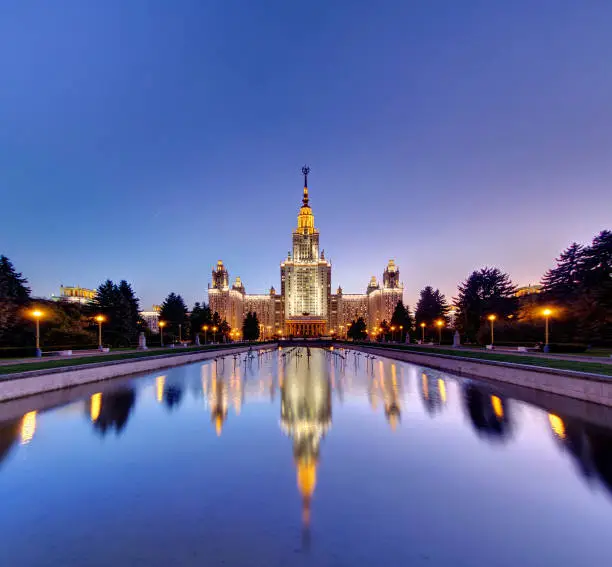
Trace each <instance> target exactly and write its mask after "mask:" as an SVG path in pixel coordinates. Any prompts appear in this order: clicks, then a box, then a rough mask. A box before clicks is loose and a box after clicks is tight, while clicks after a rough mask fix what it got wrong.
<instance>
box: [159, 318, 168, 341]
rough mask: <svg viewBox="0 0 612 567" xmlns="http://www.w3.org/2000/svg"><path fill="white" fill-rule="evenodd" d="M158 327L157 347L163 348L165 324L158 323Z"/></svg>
mask: <svg viewBox="0 0 612 567" xmlns="http://www.w3.org/2000/svg"><path fill="white" fill-rule="evenodd" d="M158 325H159V345H160V346H162V347H163V346H164V327H165V326H166V322H165V321H160V322H159V323H158Z"/></svg>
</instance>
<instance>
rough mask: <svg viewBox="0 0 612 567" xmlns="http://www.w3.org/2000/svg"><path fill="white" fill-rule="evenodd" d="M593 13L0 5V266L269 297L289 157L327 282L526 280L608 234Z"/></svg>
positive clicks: (63, 279) (605, 88)
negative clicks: (1, 259) (304, 173)
mask: <svg viewBox="0 0 612 567" xmlns="http://www.w3.org/2000/svg"><path fill="white" fill-rule="evenodd" d="M611 29H612V3H610V2H608V1H606V0H600V1H598V0H589V1H586V2H580V1H578V0H575V1H572V2H568V1H564V0H554V1H553V0H550V1H539V0H536V1H533V0H531V1H520V0H516V1H513V2H490V1H486V0H483V1H470V0H463V1H461V2H457V1H455V0H449V1H443V0H432V1H430V2H429V1H428V2H425V1H422V2H407V1H405V0H400V1H397V2H395V1H386V2H365V1H363V2H362V1H350V2H349V1H337V2H336V1H334V2H330V1H329V0H321V1H317V0H309V1H308V2H298V1H295V2H286V1H284V0H283V1H281V0H278V1H274V2H272V1H258V2H248V1H246V0H243V1H233V0H228V1H224V2H202V1H201V0H193V1H188V0H185V1H179V2H167V1H165V0H159V1H157V2H155V1H153V2H150V1H144V0H143V1H139V0H131V1H130V2H124V1H109V0H106V1H104V2H93V1H92V2H81V1H80V0H75V1H72V2H64V1H58V2H53V3H51V2H27V3H24V2H22V1H19V0H8V1H5V2H3V3H2V5H1V6H0V70H1V71H2V80H1V81H0V193H1V197H2V199H1V201H0V202H1V205H0V253H4V254H6V255H7V256H9V258H11V260H13V262H14V263H15V265H16V267H17V269H18V270H20V271H22V272H23V273H24V275H26V276H27V277H28V278H29V280H30V283H31V286H32V288H33V291H34V293H35V294H38V295H48V294H51V293H58V291H59V286H60V284H62V283H63V284H65V285H69V284H79V285H81V286H84V287H96V286H97V285H99V283H100V282H101V281H102V280H104V279H106V278H111V279H117V280H118V279H121V278H125V279H127V280H129V281H131V282H132V283H133V284H134V287H135V289H136V291H137V293H138V294H139V295H140V297H141V299H142V304H143V307H147V308H148V307H149V306H150V305H151V304H152V303H154V302H155V303H158V302H160V301H161V300H162V299H163V297H164V296H165V295H166V294H167V293H169V292H170V291H175V292H178V293H181V294H182V295H183V296H184V297H185V298H186V300H187V301H188V302H189V303H190V304H192V303H193V301H196V300H199V301H202V300H205V299H206V286H207V283H208V281H209V280H210V270H211V267H212V265H213V264H214V263H215V262H216V261H217V260H218V259H223V260H224V261H225V263H226V265H227V266H228V267H229V269H230V274H231V276H232V279H233V278H234V277H235V276H236V275H240V276H241V277H242V279H243V281H244V283H245V285H246V288H247V291H249V292H263V291H265V290H267V288H268V287H269V286H270V285H275V286H276V287H277V288H278V286H279V262H280V260H281V259H282V258H283V257H284V256H285V254H286V253H287V250H288V249H289V248H290V244H291V230H292V229H293V228H294V226H295V224H296V215H297V211H298V207H299V204H300V198H301V186H302V179H301V175H300V167H301V166H302V165H303V164H304V163H308V164H310V166H311V167H312V173H311V176H310V183H309V185H310V189H311V204H312V206H313V210H314V213H315V220H316V224H317V227H318V228H319V230H320V231H321V245H322V247H323V248H324V249H325V251H326V255H327V256H328V257H329V258H331V259H332V262H333V273H332V277H333V285H334V288H335V287H336V286H337V285H338V284H341V285H342V287H343V288H344V290H345V292H363V291H364V289H365V286H366V285H367V282H368V279H369V277H370V276H371V275H372V274H376V275H377V276H378V277H380V275H381V273H382V270H383V268H384V266H385V264H386V262H387V260H388V258H394V259H395V260H396V261H397V263H398V264H399V266H400V270H401V274H402V280H403V281H404V283H405V286H406V299H407V301H408V302H409V304H410V305H411V306H413V305H414V302H415V300H416V298H417V297H418V292H419V290H420V289H421V288H422V287H423V286H425V285H428V284H430V285H433V286H434V287H439V288H440V289H441V290H442V291H443V292H444V293H446V294H447V296H449V297H451V296H453V295H454V294H455V290H456V286H457V283H458V282H459V281H461V280H463V279H464V278H465V277H466V276H467V275H468V274H469V273H470V272H471V271H472V270H474V269H477V268H480V267H482V266H483V265H487V264H488V265H495V266H498V267H499V268H501V269H502V270H505V271H508V272H509V273H510V274H511V276H512V277H513V279H514V281H515V283H517V284H527V283H529V282H535V281H537V280H539V278H540V277H541V275H542V273H543V272H544V271H545V270H546V269H547V268H548V267H550V265H551V264H552V263H553V259H554V257H555V256H557V255H558V253H559V252H560V251H561V250H562V249H563V248H565V247H566V246H567V245H568V244H569V243H570V242H571V241H572V240H577V241H579V242H585V241H588V240H590V239H591V238H592V237H593V235H594V234H595V233H596V232H598V231H600V230H602V229H604V228H612V226H611V225H612V222H611V221H612V190H611V187H610V180H611V179H612V105H611V101H612V64H611V63H610V62H611V61H612V34H611V33H610V30H611Z"/></svg>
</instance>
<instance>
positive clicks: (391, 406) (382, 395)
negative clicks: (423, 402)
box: [368, 360, 403, 430]
mask: <svg viewBox="0 0 612 567" xmlns="http://www.w3.org/2000/svg"><path fill="white" fill-rule="evenodd" d="M368 397H369V399H370V405H371V406H372V409H374V410H376V408H377V407H378V400H379V399H380V400H382V405H383V408H384V412H385V417H386V418H387V421H388V422H389V425H390V426H391V429H393V430H395V428H396V427H397V425H398V424H399V422H400V420H401V417H402V397H403V394H402V380H401V376H399V375H398V371H397V365H396V364H395V363H391V365H390V367H387V366H386V365H385V364H384V363H383V361H382V360H379V361H378V365H377V371H376V372H374V376H373V377H372V381H371V383H370V386H369V389H368Z"/></svg>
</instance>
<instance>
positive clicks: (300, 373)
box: [281, 359, 331, 528]
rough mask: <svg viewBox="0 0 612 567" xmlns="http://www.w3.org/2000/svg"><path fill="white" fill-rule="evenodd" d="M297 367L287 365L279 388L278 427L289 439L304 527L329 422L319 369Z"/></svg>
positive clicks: (327, 396) (326, 386)
mask: <svg viewBox="0 0 612 567" xmlns="http://www.w3.org/2000/svg"><path fill="white" fill-rule="evenodd" d="M315 360H316V359H315ZM313 366H314V364H313ZM299 368H300V370H297V368H296V369H294V368H293V365H291V366H288V367H287V374H286V376H285V378H284V381H283V385H282V387H281V428H282V430H283V431H284V432H285V433H286V434H287V435H288V436H289V437H291V439H292V440H293V455H294V458H295V463H296V475H297V486H298V490H299V492H300V495H301V497H302V521H303V525H304V527H305V528H308V526H309V525H310V509H311V502H312V497H313V494H314V490H315V487H316V484H317V466H318V462H319V446H320V443H321V440H322V439H323V437H324V436H325V434H326V433H327V431H328V429H329V426H330V424H331V387H330V383H329V380H327V378H326V377H325V373H324V372H322V371H321V372H319V369H313V368H309V367H308V366H306V365H305V366H300V367H299Z"/></svg>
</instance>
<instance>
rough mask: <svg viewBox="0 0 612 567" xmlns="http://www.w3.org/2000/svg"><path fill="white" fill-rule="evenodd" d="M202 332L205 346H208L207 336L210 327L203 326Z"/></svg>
mask: <svg viewBox="0 0 612 567" xmlns="http://www.w3.org/2000/svg"><path fill="white" fill-rule="evenodd" d="M202 330H203V331H204V344H206V334H207V333H208V325H203V326H202Z"/></svg>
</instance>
